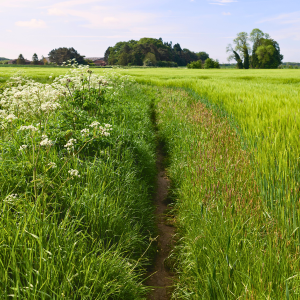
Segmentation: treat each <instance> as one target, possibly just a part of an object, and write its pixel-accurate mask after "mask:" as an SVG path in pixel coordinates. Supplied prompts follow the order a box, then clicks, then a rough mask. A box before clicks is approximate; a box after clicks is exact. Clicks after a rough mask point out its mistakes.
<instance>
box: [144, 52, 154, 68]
mask: <svg viewBox="0 0 300 300" xmlns="http://www.w3.org/2000/svg"><path fill="white" fill-rule="evenodd" d="M155 65H156V57H155V55H154V54H153V53H151V52H148V53H147V54H146V56H145V59H144V66H155Z"/></svg>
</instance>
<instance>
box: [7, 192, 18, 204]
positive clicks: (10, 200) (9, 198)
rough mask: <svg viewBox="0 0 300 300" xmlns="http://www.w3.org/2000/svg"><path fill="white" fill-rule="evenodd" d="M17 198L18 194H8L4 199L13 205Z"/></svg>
mask: <svg viewBox="0 0 300 300" xmlns="http://www.w3.org/2000/svg"><path fill="white" fill-rule="evenodd" d="M17 198H18V194H10V195H8V196H6V198H5V199H4V201H5V202H7V203H13V202H14V201H15V200H16V199H17Z"/></svg>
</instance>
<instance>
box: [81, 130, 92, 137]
mask: <svg viewBox="0 0 300 300" xmlns="http://www.w3.org/2000/svg"><path fill="white" fill-rule="evenodd" d="M80 132H81V134H82V136H88V135H89V134H90V130H89V129H87V128H85V129H82V130H81V131H80Z"/></svg>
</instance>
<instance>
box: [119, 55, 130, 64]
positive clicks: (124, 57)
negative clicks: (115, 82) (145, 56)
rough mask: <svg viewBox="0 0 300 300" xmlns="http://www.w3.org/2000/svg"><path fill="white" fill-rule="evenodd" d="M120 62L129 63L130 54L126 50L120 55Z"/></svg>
mask: <svg viewBox="0 0 300 300" xmlns="http://www.w3.org/2000/svg"><path fill="white" fill-rule="evenodd" d="M118 64H119V65H121V66H127V65H128V54H127V53H126V52H122V53H121V54H120V56H119V60H118Z"/></svg>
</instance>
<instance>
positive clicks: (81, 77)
mask: <svg viewBox="0 0 300 300" xmlns="http://www.w3.org/2000/svg"><path fill="white" fill-rule="evenodd" d="M108 84H109V82H108V80H107V79H106V78H105V77H104V76H100V75H96V74H93V73H92V71H91V70H89V66H82V65H79V66H78V68H74V69H71V70H70V72H68V73H67V74H66V75H60V76H58V77H56V78H55V79H54V81H53V83H52V86H53V87H55V88H56V89H57V90H59V91H60V92H61V93H62V94H66V93H69V92H70V90H71V91H74V90H82V89H84V88H87V87H89V88H100V87H101V88H104V87H107V85H108Z"/></svg>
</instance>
